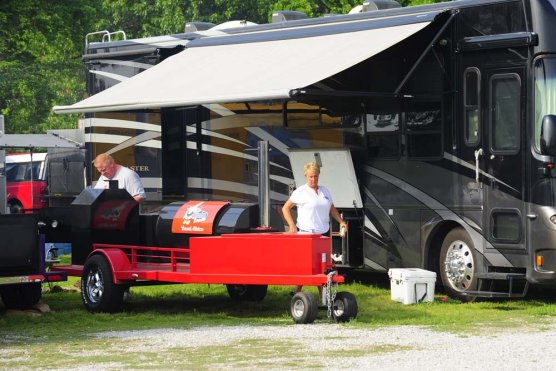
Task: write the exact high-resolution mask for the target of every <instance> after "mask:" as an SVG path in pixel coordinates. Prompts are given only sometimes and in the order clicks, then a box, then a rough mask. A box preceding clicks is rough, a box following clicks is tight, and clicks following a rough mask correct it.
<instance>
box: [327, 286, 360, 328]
mask: <svg viewBox="0 0 556 371" xmlns="http://www.w3.org/2000/svg"><path fill="white" fill-rule="evenodd" d="M332 316H333V317H334V320H335V321H336V322H338V323H341V322H349V320H350V319H352V318H355V317H357V300H355V296H353V294H351V293H349V292H344V291H342V292H339V293H337V294H336V297H335V298H334V306H333V309H332Z"/></svg>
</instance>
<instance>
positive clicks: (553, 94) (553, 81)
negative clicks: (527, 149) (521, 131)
mask: <svg viewBox="0 0 556 371" xmlns="http://www.w3.org/2000/svg"><path fill="white" fill-rule="evenodd" d="M534 73H535V148H536V149H537V150H540V137H541V123H542V118H543V117H544V115H548V114H556V57H547V58H540V59H537V61H536V62H535V68H534Z"/></svg>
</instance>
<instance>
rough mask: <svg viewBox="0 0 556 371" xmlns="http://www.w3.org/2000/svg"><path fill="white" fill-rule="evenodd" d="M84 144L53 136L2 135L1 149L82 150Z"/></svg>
mask: <svg viewBox="0 0 556 371" xmlns="http://www.w3.org/2000/svg"><path fill="white" fill-rule="evenodd" d="M82 147H83V144H81V143H76V142H74V141H72V140H69V139H66V138H63V137H60V136H56V135H52V134H0V149H5V148H24V149H32V148H82Z"/></svg>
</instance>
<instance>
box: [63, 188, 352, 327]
mask: <svg viewBox="0 0 556 371" xmlns="http://www.w3.org/2000/svg"><path fill="white" fill-rule="evenodd" d="M70 212H71V215H72V220H73V223H72V228H71V240H72V264H71V265H69V266H56V267H55V269H56V270H57V271H61V272H65V273H67V274H68V275H72V276H79V277H81V292H82V297H83V302H84V304H85V306H86V307H87V308H88V309H89V310H91V311H93V312H115V311H119V310H121V309H122V307H123V294H124V292H125V291H126V289H127V288H128V287H129V286H138V285H152V284H153V283H154V284H156V283H161V284H162V283H213V284H216V283H219V284H225V285H226V287H227V290H228V293H229V295H230V297H231V298H232V299H234V300H248V301H259V300H262V299H263V298H264V297H265V295H266V292H267V287H268V285H304V286H322V287H323V288H324V290H322V291H323V295H322V298H321V299H322V307H323V308H326V309H328V314H329V317H333V318H334V319H335V320H336V321H338V322H344V321H349V320H350V319H351V318H354V317H355V316H356V315H357V302H356V300H355V298H354V297H353V295H351V294H349V293H347V292H338V293H336V285H337V283H340V282H344V278H343V277H342V276H339V275H338V274H337V272H336V271H335V270H334V269H333V266H332V263H331V258H330V238H329V237H323V236H321V235H319V234H300V233H298V234H290V233H284V232H278V231H280V230H283V222H282V220H281V218H280V216H279V215H278V214H277V213H276V212H270V213H269V214H270V217H269V221H270V223H269V224H270V225H268V226H265V227H264V228H261V227H260V226H259V223H258V222H259V206H258V205H257V204H253V203H238V202H227V201H187V202H174V203H171V204H169V205H166V206H164V207H162V208H161V209H160V210H159V211H158V212H153V213H146V214H143V213H141V212H140V205H139V204H137V203H136V202H135V201H134V200H133V199H132V198H131V196H129V194H128V193H127V192H126V191H125V190H117V189H115V190H110V189H108V190H98V189H86V190H84V191H83V192H82V193H81V194H80V195H79V196H78V197H77V198H76V200H75V201H74V202H73V203H72V205H71V207H70ZM290 309H291V314H292V317H293V318H294V320H295V322H297V323H310V322H313V321H314V320H315V318H316V316H317V312H318V309H319V305H318V303H317V299H316V298H315V297H314V296H313V295H312V294H310V293H308V292H300V293H298V294H296V295H294V297H293V298H292V301H291V304H290Z"/></svg>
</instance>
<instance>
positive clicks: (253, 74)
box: [53, 11, 440, 113]
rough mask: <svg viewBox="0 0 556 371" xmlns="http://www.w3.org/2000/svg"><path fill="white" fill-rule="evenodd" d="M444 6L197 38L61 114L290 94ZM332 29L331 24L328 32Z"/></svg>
mask: <svg viewBox="0 0 556 371" xmlns="http://www.w3.org/2000/svg"><path fill="white" fill-rule="evenodd" d="M439 13H440V11H436V12H429V13H425V14H418V15H411V16H407V15H406V16H397V17H388V18H377V19H364V20H358V19H355V20H351V21H344V22H338V23H331V24H326V25H324V26H309V27H303V29H302V30H300V29H301V27H299V28H298V29H295V28H294V29H286V30H280V31H277V30H270V31H260V32H254V33H248V34H237V35H228V36H219V37H205V38H201V39H197V40H194V41H192V42H190V43H189V44H188V47H187V48H186V49H185V50H184V51H183V52H181V53H179V54H176V55H175V56H173V57H170V58H168V59H166V60H165V61H163V62H161V63H159V64H158V65H156V66H154V67H152V68H150V69H148V70H146V71H144V72H142V73H140V74H138V75H136V76H134V77H132V78H130V79H129V80H126V81H124V82H121V83H119V84H118V85H116V86H114V87H112V88H110V89H107V90H105V91H103V92H100V93H98V94H96V95H93V96H92V97H89V98H87V99H85V100H82V101H80V102H78V103H75V104H73V105H71V106H55V107H54V108H53V111H54V112H55V113H77V112H104V111H122V110H134V109H147V108H163V107H182V106H191V105H197V104H209V103H232V102H246V101H256V100H267V99H284V98H289V97H290V91H292V90H294V89H300V88H304V87H307V86H310V85H312V84H315V83H317V82H319V81H321V80H324V79H326V78H328V77H330V76H333V75H335V74H336V73H338V72H341V71H343V70H345V69H347V68H349V67H351V66H353V65H355V64H357V63H359V62H362V61H364V60H366V59H368V58H370V57H372V56H374V55H376V54H378V53H380V52H381V51H383V50H386V49H388V48H389V47H391V46H393V45H395V44H397V43H398V42H400V41H402V40H404V39H406V38H408V37H409V36H411V35H413V34H415V33H416V32H418V31H420V30H422V29H423V28H424V27H426V26H427V25H429V24H430V23H431V22H432V21H433V20H434V19H435V17H436V16H437V15H438V14H439ZM323 29H324V31H323Z"/></svg>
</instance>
